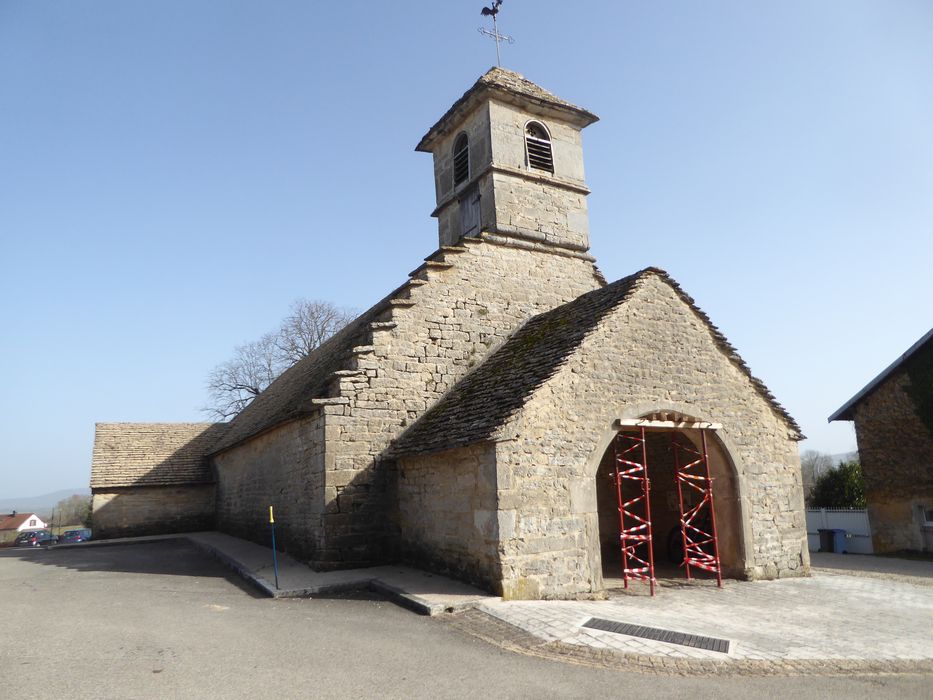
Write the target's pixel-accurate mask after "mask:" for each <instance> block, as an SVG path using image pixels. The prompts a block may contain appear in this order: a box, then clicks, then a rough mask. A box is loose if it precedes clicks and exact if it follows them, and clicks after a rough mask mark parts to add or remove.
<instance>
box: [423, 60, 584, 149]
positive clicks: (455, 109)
mask: <svg viewBox="0 0 933 700" xmlns="http://www.w3.org/2000/svg"><path fill="white" fill-rule="evenodd" d="M491 96H497V97H499V98H500V99H502V100H503V101H506V102H513V101H515V98H518V99H519V100H520V101H521V102H522V104H526V105H527V104H529V103H530V104H532V105H536V106H538V107H540V108H543V109H544V110H545V111H550V112H558V113H560V114H563V115H564V118H566V119H568V120H569V121H570V122H571V123H576V124H577V125H578V126H580V127H584V126H587V125H589V124H592V123H593V122H596V121H599V117H597V116H596V115H595V114H593V113H592V112H590V111H588V110H585V109H583V108H582V107H577V106H576V105H575V104H571V103H570V102H567V101H566V100H562V99H561V98H559V97H558V96H557V95H554V94H552V93H550V92H548V91H547V90H545V89H544V88H543V87H541V86H540V85H537V84H536V83H533V82H531V81H530V80H528V78H526V77H525V76H523V75H521V74H520V73H516V72H515V71H511V70H508V69H506V68H500V67H498V66H495V67H493V68H490V69H489V70H488V71H486V73H484V74H483V75H482V76H480V78H479V80H477V81H476V82H475V83H474V84H473V87H471V88H470V89H469V90H467V91H466V92H465V93H463V96H462V97H460V99H458V100H457V101H456V102H454V103H453V105H452V106H451V108H450V109H448V110H447V111H446V112H445V113H444V116H443V117H441V118H440V119H438V120H437V123H436V124H434V126H432V127H431V128H430V129H428V133H426V134H425V135H424V137H423V138H422V139H421V141H420V142H419V143H418V145H417V146H416V147H415V150H416V151H425V152H429V151H430V150H431V146H432V145H433V143H434V141H435V140H436V139H437V138H438V137H439V136H443V135H444V134H446V133H447V128H446V127H447V126H448V122H451V121H457V122H459V121H460V118H461V117H463V116H465V115H466V114H468V113H469V112H470V111H471V110H473V108H474V107H476V106H477V105H478V104H479V103H480V102H482V101H483V100H484V99H485V98H487V97H491Z"/></svg>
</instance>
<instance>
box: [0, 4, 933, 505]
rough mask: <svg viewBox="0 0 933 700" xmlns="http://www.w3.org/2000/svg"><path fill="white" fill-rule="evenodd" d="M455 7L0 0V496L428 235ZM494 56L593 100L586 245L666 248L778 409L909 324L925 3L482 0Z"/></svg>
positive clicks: (167, 410)
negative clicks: (420, 147) (490, 18)
mask: <svg viewBox="0 0 933 700" xmlns="http://www.w3.org/2000/svg"><path fill="white" fill-rule="evenodd" d="M481 7H482V3H481V2H479V1H478V0H447V1H445V2H423V3H395V2H393V3H388V2H362V1H359V0H342V1H341V2H333V3H324V2H313V3H311V2H298V1H291V0H278V1H277V2H274V3H270V2H259V1H258V0H256V1H254V2H245V1H238V0H223V1H220V0H210V1H209V0H202V1H198V0H184V1H183V2H182V1H180V0H160V1H159V2H143V1H141V0H93V1H92V0H71V1H70V2H52V1H51V0H28V1H27V0H0V293H2V296H0V298H2V302H0V304H2V305H0V321H2V323H0V332H2V342H0V363H2V366H3V367H4V368H5V369H6V371H7V379H6V381H5V382H4V387H3V392H2V403H0V450H2V451H0V455H2V456H0V497H9V496H19V495H29V494H39V493H43V492H46V491H52V490H55V489H59V488H66V487H73V486H82V485H86V484H87V482H88V478H89V473H90V459H91V445H92V441H93V434H94V423H95V421H194V420H202V419H203V414H201V413H200V412H199V410H198V409H199V408H200V407H201V406H203V405H204V402H205V391H204V381H205V377H206V375H207V374H208V372H209V371H210V369H211V368H212V367H213V366H214V365H216V364H217V363H219V362H221V361H223V360H224V359H226V358H227V357H229V355H230V354H231V351H232V349H233V347H234V346H235V345H236V344H238V343H242V342H244V341H248V340H252V339H254V338H256V337H257V336H259V335H261V334H262V333H263V332H265V331H267V330H270V329H272V328H273V327H274V326H275V325H276V324H277V322H278V320H279V319H280V318H281V317H282V316H283V315H284V314H285V312H286V311H287V308H288V305H289V303H290V302H291V301H292V300H293V299H295V298H296V297H300V296H304V297H308V298H318V299H326V300H330V301H333V302H335V303H337V304H340V305H345V306H350V307H356V308H358V309H364V308H366V307H368V306H369V305H371V304H372V303H373V302H374V301H376V300H377V299H378V298H380V297H381V296H382V295H384V294H385V293H386V292H388V291H389V290H391V289H392V288H394V287H395V286H397V285H398V284H400V283H401V282H402V281H404V279H405V277H406V274H407V272H408V271H409V270H411V269H413V268H414V267H416V266H417V265H418V264H419V262H420V260H421V259H422V258H423V257H424V256H425V255H427V254H429V253H430V252H432V251H433V250H434V248H435V247H436V244H437V239H436V228H435V222H434V220H433V219H431V218H430V217H429V214H430V212H431V210H432V208H433V204H434V201H433V198H434V193H433V182H432V171H431V168H432V165H431V158H430V156H427V155H425V154H420V153H415V152H414V150H413V149H414V146H415V144H416V143H417V142H418V140H419V138H420V137H421V136H422V135H423V133H424V132H425V130H426V129H427V128H428V127H429V126H430V125H431V124H433V123H434V121H435V120H436V119H437V118H438V117H439V116H440V115H441V114H442V113H443V112H444V111H445V110H446V109H447V107H448V106H449V105H450V104H451V103H452V102H453V100H455V99H456V98H457V97H458V96H459V95H460V94H462V93H463V91H464V90H466V89H467V88H468V87H469V86H470V85H471V84H472V83H473V82H474V81H475V80H476V78H477V77H479V76H480V75H481V74H482V73H483V72H485V71H486V70H487V69H488V68H489V67H490V66H491V65H492V64H493V63H494V58H495V51H494V46H493V44H492V43H491V42H490V41H489V40H487V39H484V38H483V37H482V36H480V35H479V34H478V33H477V31H476V30H477V27H479V26H481V25H482V24H483V20H482V18H481V17H480V8H481ZM501 20H502V22H501V28H502V30H503V31H505V32H508V33H509V34H512V35H514V36H515V38H516V40H517V42H516V43H515V44H514V45H513V46H507V47H504V48H503V64H504V65H505V66H506V67H508V68H512V69H514V70H517V71H519V72H521V73H523V74H524V75H526V76H527V77H528V78H530V79H532V80H534V81H535V82H538V83H539V84H541V85H542V86H544V87H545V88H547V89H549V90H551V91H553V92H555V93H556V94H558V95H560V96H561V97H564V98H566V99H568V100H570V101H572V102H575V103H577V104H580V105H582V106H585V107H586V108H588V109H591V110H592V111H594V112H596V113H597V114H599V115H600V117H601V121H600V122H598V123H597V124H595V125H594V126H592V127H590V128H589V129H587V131H586V132H585V138H584V145H585V149H586V166H587V179H588V182H589V185H590V187H591V189H592V190H593V194H592V195H591V197H590V213H591V239H592V246H593V253H594V254H595V255H596V256H597V258H598V260H599V264H600V267H601V269H602V270H603V272H604V273H605V274H606V276H607V277H608V278H610V279H617V278H619V277H622V276H624V275H627V274H629V273H631V272H633V271H635V270H637V269H640V268H642V267H645V266H648V265H656V266H660V267H663V268H665V269H667V270H668V271H669V272H670V273H671V274H672V275H673V276H674V277H675V279H677V280H678V281H679V282H680V283H681V284H682V285H683V286H684V287H685V288H686V289H687V291H688V292H689V293H690V294H692V295H693V296H694V297H695V299H696V300H697V302H698V304H699V305H700V306H701V307H702V308H703V309H704V310H705V311H706V312H707V313H709V315H710V316H711V317H712V319H713V321H714V322H715V323H716V324H717V325H718V326H719V327H720V328H721V329H722V330H723V332H724V333H725V334H726V335H727V336H728V337H729V339H730V340H731V341H732V343H733V344H734V345H735V346H736V347H737V348H738V349H739V352H740V353H741V354H742V356H743V357H744V358H745V360H746V361H747V362H748V363H749V365H750V366H751V368H752V371H753V372H754V373H755V374H756V375H757V376H759V377H760V378H761V379H763V380H764V381H765V383H766V384H767V385H768V386H769V387H770V388H771V390H772V391H773V392H774V394H775V395H776V396H777V398H778V399H779V400H780V401H781V402H782V403H783V404H784V405H785V406H786V407H787V408H788V410H789V411H790V412H791V414H792V415H794V416H795V417H796V418H797V420H798V421H799V422H800V423H801V425H802V426H803V429H804V431H805V432H806V433H807V435H808V436H809V437H810V440H808V441H807V442H805V443H803V444H802V446H801V447H802V448H803V449H807V448H813V449H819V450H822V451H827V452H843V451H848V450H850V449H853V448H854V447H855V437H854V433H853V431H852V429H851V427H850V424H833V425H832V426H828V425H827V424H826V417H827V416H828V415H829V414H830V413H831V412H832V411H833V410H834V409H836V408H837V407H838V406H839V405H841V404H842V403H843V402H844V401H845V400H847V399H848V398H849V397H850V396H851V395H852V394H854V393H855V392H856V391H857V390H858V389H860V388H861V387H862V386H863V385H864V384H865V383H866V382H867V381H868V380H870V379H871V378H872V377H873V376H874V375H875V374H876V373H877V372H879V371H880V370H881V369H883V368H884V367H885V366H886V365H887V364H888V363H890V362H891V361H893V360H894V359H895V358H896V357H897V356H898V355H899V354H900V353H901V352H903V351H904V350H905V349H906V348H907V347H908V346H910V345H911V344H912V343H913V342H914V341H915V340H917V339H918V338H919V337H920V336H921V335H923V333H925V332H926V331H927V330H928V329H929V328H930V326H931V325H933V321H931V317H933V314H931V312H930V308H931V301H933V274H931V272H930V268H931V261H933V3H931V2H929V0H897V1H894V0H873V1H864V0H823V1H821V2H813V0H799V1H798V0H783V1H782V2H768V3H765V2H747V1H745V0H734V1H730V2H727V1H724V0H721V1H711V2H692V1H687V0H670V1H668V2H641V1H638V2H636V1H634V0H625V1H620V2H585V1H584V2H567V1H566V0H561V1H560V2H557V1H553V2H552V1H550V0H547V1H545V0H534V1H532V0H506V1H505V3H504V5H503V8H502V14H501Z"/></svg>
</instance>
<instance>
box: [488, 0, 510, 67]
mask: <svg viewBox="0 0 933 700" xmlns="http://www.w3.org/2000/svg"><path fill="white" fill-rule="evenodd" d="M500 5H502V0H493V2H492V4H490V5H489V7H484V8H483V9H482V11H481V12H480V14H482V15H483V17H492V31H489V30H488V29H486V27H480V28H479V33H480V34H482V35H484V36H488V37H489V38H490V39H493V40H495V42H496V65H497V66H499V67H501V66H502V59H501V58H500V57H499V44H500V43H501V42H503V41H505V42H508V43H509V44H514V43H515V39H513V38H512V37H510V36H509V35H508V34H500V33H499V26H498V24H496V15H498V14H499V6H500Z"/></svg>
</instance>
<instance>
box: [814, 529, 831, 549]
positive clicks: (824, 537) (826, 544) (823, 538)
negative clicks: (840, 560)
mask: <svg viewBox="0 0 933 700" xmlns="http://www.w3.org/2000/svg"><path fill="white" fill-rule="evenodd" d="M817 532H819V533H820V551H821V552H832V551H833V544H835V543H834V542H833V539H834V537H833V535H834V534H835V530H824V529H823V528H820V529H819V530H817Z"/></svg>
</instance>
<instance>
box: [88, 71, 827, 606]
mask: <svg viewBox="0 0 933 700" xmlns="http://www.w3.org/2000/svg"><path fill="white" fill-rule="evenodd" d="M596 120H597V117H596V115H594V114H592V113H591V112H589V111H587V110H586V109H583V108H581V107H578V106H575V105H573V104H571V103H569V102H567V101H565V100H563V99H561V98H559V97H557V96H555V95H553V94H551V93H550V92H548V91H547V90H545V89H543V88H542V87H540V86H538V85H536V84H535V83H532V82H531V81H529V80H527V79H526V78H524V77H523V76H521V75H519V74H517V73H515V72H512V71H509V70H506V69H502V68H492V69H491V70H489V71H488V72H487V73H486V74H485V75H483V76H482V77H481V78H480V79H479V80H478V81H477V82H476V83H475V84H474V85H473V86H472V87H471V88H470V89H469V90H467V92H466V93H465V94H464V95H463V96H462V97H460V99H458V100H457V101H456V102H454V104H453V105H452V106H451V107H450V109H449V110H447V112H446V113H445V114H444V115H443V116H442V117H441V118H440V120H439V121H438V122H437V123H436V124H434V126H432V127H431V128H430V129H429V130H428V132H427V133H426V134H425V136H424V137H423V138H422V139H421V141H420V143H418V145H417V150H418V151H421V152H424V153H430V154H431V155H432V157H433V161H434V182H435V189H436V206H435V208H434V211H433V214H432V215H433V216H434V217H435V218H436V219H437V222H438V247H437V249H436V250H435V251H434V252H433V253H431V254H430V255H428V256H427V258H425V260H424V262H423V263H421V264H420V265H419V266H418V267H417V268H416V269H415V270H413V271H412V272H411V273H410V274H409V276H408V278H407V279H406V280H405V281H404V283H403V284H401V286H399V287H398V288H397V289H395V290H394V291H392V292H391V293H389V294H388V295H387V296H386V297H385V298H383V299H382V300H380V301H379V302H377V303H376V304H375V305H374V306H372V307H371V308H370V309H369V310H367V311H366V312H364V313H363V314H361V315H360V316H359V317H358V318H357V319H356V320H354V321H353V322H351V323H350V324H349V325H348V326H346V327H345V328H344V329H343V330H341V331H340V332H339V333H337V334H336V335H334V336H333V337H331V338H330V339H329V340H328V341H327V342H326V343H324V344H323V345H322V346H321V347H319V348H318V349H317V350H316V351H314V352H313V353H312V354H311V355H309V356H308V357H306V358H305V359H303V360H301V361H300V362H298V363H297V364H295V365H294V366H292V367H291V368H290V369H288V370H287V371H286V372H284V373H283V374H282V375H281V376H280V377H279V378H278V379H277V380H276V381H275V382H273V383H272V384H271V385H270V386H269V387H268V388H267V389H266V390H265V391H264V392H263V393H261V394H260V395H259V396H257V397H256V398H255V399H254V400H253V401H252V403H250V404H249V405H248V406H247V407H246V408H245V409H244V410H243V411H242V412H241V413H240V414H238V415H237V416H236V417H235V418H234V419H233V420H232V421H230V422H229V423H226V424H215V425H207V424H183V425H177V424H155V425H140V424H119V423H117V424H98V426H97V435H96V438H95V447H94V457H93V465H92V476H91V487H92V491H93V494H94V496H93V502H94V523H95V528H96V530H97V532H98V533H99V534H102V535H104V536H107V535H111V536H114V535H127V534H150V533H155V532H166V531H184V530H191V529H198V528H216V529H218V530H221V531H223V532H226V533H230V534H232V535H236V536H239V537H243V538H247V539H251V540H255V541H258V542H262V543H263V544H267V542H266V538H267V534H268V524H267V520H268V507H269V506H270V505H273V506H274V507H275V516H276V536H277V540H278V543H279V546H280V548H281V549H283V550H285V551H287V552H288V553H289V554H291V555H293V556H295V557H297V558H299V559H301V560H303V561H306V562H308V564H309V565H311V566H312V567H314V568H317V569H333V568H349V567H362V566H369V565H374V564H379V563H385V562H390V561H400V562H407V563H411V564H414V565H417V566H420V567H422V568H424V569H427V570H429V571H435V572H438V573H442V574H446V575H449V576H453V577H456V578H459V579H461V580H464V581H467V582H470V583H473V584H476V585H478V586H480V587H482V588H484V589H486V590H489V591H492V592H494V593H496V594H498V595H502V596H504V597H505V598H507V599H539V598H586V597H599V596H601V595H604V593H605V590H606V588H607V586H608V585H610V584H609V582H610V581H612V580H616V579H619V578H621V579H624V580H625V582H626V583H628V581H632V580H640V581H643V582H645V583H647V584H650V585H651V587H652V590H653V589H654V584H655V580H656V577H657V573H656V572H657V571H659V570H663V569H664V568H665V567H669V568H671V569H673V570H675V571H677V572H679V573H678V574H677V575H684V573H686V575H687V576H690V575H691V572H692V573H693V575H695V576H697V577H703V576H705V577H716V578H718V579H720V580H721V578H722V577H723V576H725V577H732V578H742V579H768V578H776V577H784V576H802V575H807V573H808V571H809V557H808V553H807V546H806V542H807V537H806V527H805V521H804V503H803V490H802V483H801V472H800V461H799V457H798V450H797V442H798V441H799V440H800V439H802V437H803V436H802V434H801V431H800V428H799V426H798V425H797V424H796V422H795V421H794V420H793V418H791V416H790V415H788V413H787V412H786V411H785V410H784V408H783V407H782V406H781V405H780V404H779V403H778V402H777V401H776V399H775V398H774V397H773V396H772V395H771V393H770V392H769V391H768V389H767V388H766V387H765V386H764V384H763V383H762V382H761V381H760V380H758V379H756V378H755V377H754V376H753V375H752V373H751V371H750V369H749V368H748V367H747V366H746V364H745V363H744V362H743V361H742V359H741V358H740V357H739V355H738V353H737V352H736V350H735V348H733V347H732V346H731V345H730V344H729V342H728V340H727V339H726V338H725V337H724V336H723V335H722V334H721V333H720V332H719V331H718V330H717V328H716V327H715V326H714V325H713V324H712V322H711V321H710V319H709V318H708V317H707V316H706V315H705V314H704V313H703V311H701V310H700V309H699V308H698V307H697V305H696V304H695V303H694V301H693V300H692V299H691V297H690V296H689V295H688V294H687V293H686V292H685V291H684V290H683V289H681V287H680V286H679V285H678V284H677V283H676V282H675V281H674V280H673V279H672V278H671V277H670V276H669V275H668V274H667V273H665V272H664V271H663V270H661V269H657V268H647V269H644V270H640V271H637V272H634V273H633V274H631V275H629V276H628V277H624V278H622V279H619V280H616V281H614V282H607V280H606V279H605V278H604V277H603V275H602V274H601V273H600V271H599V269H598V268H597V267H596V264H595V259H594V258H593V256H592V255H591V254H590V252H589V249H590V241H589V238H590V232H589V224H588V216H587V195H588V193H589V190H588V188H587V185H586V181H585V178H584V167H583V146H582V138H581V137H582V131H583V129H585V128H586V127H587V126H588V125H590V124H592V123H593V122H595V121H596ZM140 440H142V442H140Z"/></svg>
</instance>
